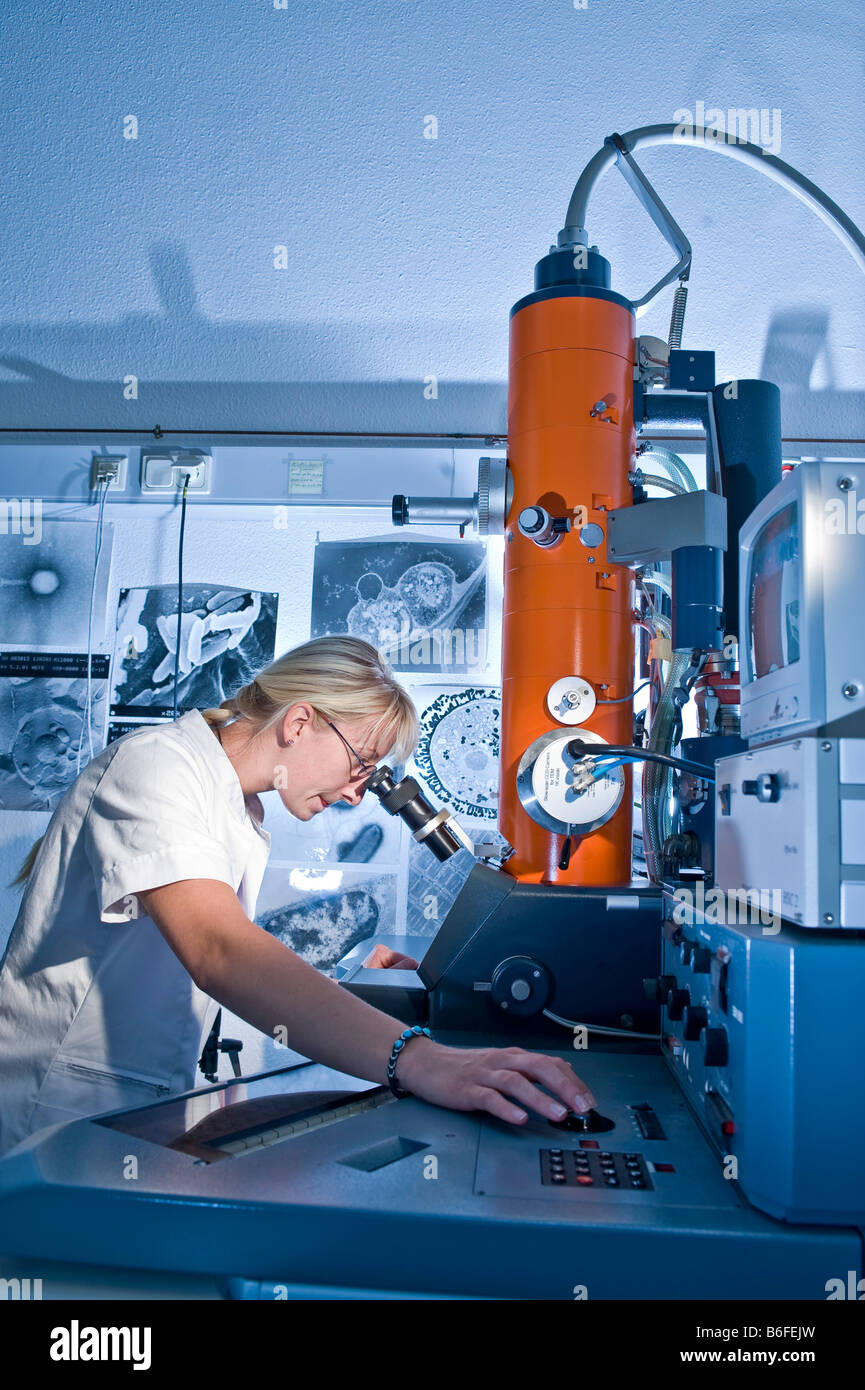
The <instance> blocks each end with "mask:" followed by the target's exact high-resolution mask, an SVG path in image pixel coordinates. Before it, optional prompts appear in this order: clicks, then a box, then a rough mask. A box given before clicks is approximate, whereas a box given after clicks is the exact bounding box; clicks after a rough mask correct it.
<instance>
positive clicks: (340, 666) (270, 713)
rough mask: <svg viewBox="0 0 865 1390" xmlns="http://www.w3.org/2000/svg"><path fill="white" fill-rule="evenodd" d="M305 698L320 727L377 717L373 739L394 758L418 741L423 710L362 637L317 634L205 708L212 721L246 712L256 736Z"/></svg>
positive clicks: (370, 738) (370, 734) (220, 721)
mask: <svg viewBox="0 0 865 1390" xmlns="http://www.w3.org/2000/svg"><path fill="white" fill-rule="evenodd" d="M301 703H302V704H308V705H312V707H313V724H314V726H315V728H316V729H318V728H321V727H323V726H324V723H325V721H326V720H328V719H332V720H333V722H334V723H337V722H339V721H340V720H343V721H345V722H346V723H355V722H357V721H358V720H360V719H365V718H371V717H375V722H374V724H373V725H372V726H371V728H370V730H369V732H368V734H367V742H368V743H369V744H370V745H371V746H372V747H378V746H379V743H380V742H381V743H383V745H384V747H385V749H386V750H387V751H388V756H389V757H391V758H392V760H393V762H394V763H401V762H403V761H404V760H405V759H406V758H407V757H408V755H409V754H410V753H412V752H413V751H414V749H415V748H416V747H417V744H418V739H419V738H420V724H419V722H418V717H417V710H416V709H415V707H414V705H413V704H412V702H411V699H410V697H409V695H408V693H407V692H406V691H405V690H403V688H402V686H401V685H400V684H399V683H398V682H397V680H396V678H395V677H394V675H393V672H392V671H391V669H390V666H389V665H388V663H387V662H386V661H385V659H384V658H383V657H382V656H380V654H379V653H378V652H377V651H376V649H375V647H374V646H372V644H371V643H370V642H364V641H363V639H362V638H360V637H346V636H342V635H340V634H337V635H336V636H327V637H313V638H311V639H310V641H309V642H303V643H301V645H300V646H299V647H292V648H291V650H290V651H287V652H285V653H284V655H283V656H280V657H277V659H276V661H273V662H271V664H270V665H269V666H265V668H264V670H263V671H259V673H258V675H257V676H256V677H255V679H254V680H252V681H250V682H249V684H248V685H243V686H241V687H240V689H239V690H238V691H236V692H235V693H234V695H232V696H230V697H229V698H228V699H227V700H223V702H222V704H221V705H218V706H216V707H215V708H213V709H204V710H202V711H201V713H202V715H203V716H204V718H205V719H206V720H207V722H208V724H210V725H212V726H213V725H221V724H225V723H227V721H228V720H229V719H234V718H235V717H236V716H237V715H240V716H241V718H243V719H246V720H249V722H250V724H251V725H252V735H253V737H254V736H255V735H256V734H259V733H261V732H262V731H263V730H264V729H269V728H271V727H272V726H273V725H274V724H278V723H279V722H280V721H281V720H282V718H283V717H284V715H285V713H286V711H287V710H289V709H290V708H291V706H292V705H296V704H301Z"/></svg>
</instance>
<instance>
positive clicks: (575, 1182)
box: [540, 1148, 654, 1192]
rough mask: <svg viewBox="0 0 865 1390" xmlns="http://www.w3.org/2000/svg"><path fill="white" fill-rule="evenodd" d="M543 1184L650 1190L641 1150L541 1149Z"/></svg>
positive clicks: (652, 1188) (622, 1190) (620, 1189)
mask: <svg viewBox="0 0 865 1390" xmlns="http://www.w3.org/2000/svg"><path fill="white" fill-rule="evenodd" d="M540 1156H541V1182H542V1184H543V1186H544V1187H583V1188H587V1189H588V1188H594V1189H596V1190H598V1189H603V1191H605V1192H616V1191H618V1192H653V1191H654V1186H653V1183H652V1179H651V1178H650V1177H649V1170H648V1169H647V1167H646V1164H645V1161H644V1159H643V1157H642V1155H641V1154H638V1153H613V1152H612V1151H611V1150H609V1149H600V1150H598V1151H594V1150H592V1151H587V1150H585V1149H583V1148H580V1149H541V1150H540Z"/></svg>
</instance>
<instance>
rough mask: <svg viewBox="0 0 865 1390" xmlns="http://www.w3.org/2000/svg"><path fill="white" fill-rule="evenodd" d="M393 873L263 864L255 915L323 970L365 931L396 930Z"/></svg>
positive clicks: (331, 966) (365, 935)
mask: <svg viewBox="0 0 865 1390" xmlns="http://www.w3.org/2000/svg"><path fill="white" fill-rule="evenodd" d="M396 904H397V877H396V874H395V873H384V874H371V873H364V872H363V871H362V870H360V869H357V868H349V867H346V868H343V867H342V866H340V865H334V864H331V865H329V866H327V867H322V868H309V867H307V866H306V865H297V866H295V867H294V868H291V869H289V868H288V867H287V866H286V867H278V868H274V867H272V866H270V867H268V868H267V869H266V870H265V875H264V882H263V884H262V888H261V892H260V894H259V899H258V906H257V912H256V916H255V921H256V922H257V924H258V925H259V926H260V927H263V928H264V930H265V931H268V932H270V934H271V935H272V936H275V937H276V938H277V940H279V941H282V942H284V944H285V945H286V946H289V947H290V948H291V949H292V951H294V952H295V953H296V954H297V955H299V956H300V957H301V958H302V959H303V960H305V961H306V962H307V964H308V965H313V966H315V968H316V970H320V971H321V972H322V973H323V974H325V975H332V973H333V969H334V966H335V965H336V964H337V962H338V961H339V960H340V959H341V958H342V956H344V955H346V954H347V953H348V952H349V951H351V950H353V949H354V947H355V946H357V945H359V943H360V942H361V941H365V940H366V939H367V938H368V937H372V936H376V935H377V934H381V933H384V934H385V935H388V936H390V935H393V933H394V931H395V930H396Z"/></svg>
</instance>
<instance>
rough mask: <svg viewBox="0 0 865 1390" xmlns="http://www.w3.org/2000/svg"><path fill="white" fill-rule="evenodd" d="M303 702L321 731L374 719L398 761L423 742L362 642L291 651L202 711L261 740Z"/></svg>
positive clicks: (21, 879)
mask: <svg viewBox="0 0 865 1390" xmlns="http://www.w3.org/2000/svg"><path fill="white" fill-rule="evenodd" d="M296 704H308V705H312V707H313V723H314V725H315V727H316V728H320V727H322V726H323V723H324V721H325V720H327V719H332V720H333V721H334V723H338V722H339V721H340V720H344V721H345V722H346V723H353V722H355V721H357V720H360V719H364V718H368V717H373V716H375V723H374V724H373V726H372V727H371V729H370V731H369V734H368V742H369V743H370V744H371V745H372V747H374V748H377V747H378V746H379V740H381V742H382V743H383V745H384V747H385V749H386V750H387V751H388V756H389V757H391V758H392V760H393V762H394V763H395V764H396V763H401V762H403V761H404V760H405V759H406V758H407V757H408V756H409V754H410V753H412V752H413V751H414V749H415V748H416V747H417V744H418V739H419V738H420V725H419V723H418V717H417V710H416V709H415V707H414V705H413V704H412V702H411V699H410V697H409V695H408V693H407V692H406V691H405V690H404V689H403V688H402V686H401V685H400V684H399V683H398V682H397V680H396V678H395V677H394V675H393V672H392V671H391V669H390V666H389V665H388V664H387V662H386V661H385V659H384V658H383V657H382V656H380V655H379V653H378V652H377V651H376V649H375V647H374V646H372V644H371V643H370V642H364V641H363V639H362V638H360V637H345V636H341V635H336V636H328V637H313V638H312V639H311V640H310V641H309V642H303V643H301V645H300V646H299V647H292V648H291V650H290V651H287V652H285V653H284V655H283V656H280V657H278V658H277V659H276V661H273V662H271V664H270V665H269V666H265V668H264V670H263V671H259V673H258V675H257V676H256V677H255V679H254V680H251V681H250V682H249V684H248V685H242V686H241V687H240V689H239V690H237V691H235V693H234V694H233V695H231V696H230V697H229V698H228V699H227V700H223V702H222V704H221V705H217V706H216V707H214V708H212V709H203V710H202V711H201V713H202V715H203V716H204V718H205V719H206V720H207V722H208V724H210V725H211V726H217V725H221V724H225V723H227V721H228V720H229V719H234V718H236V717H237V716H240V717H241V718H242V719H245V720H248V721H249V723H250V725H251V735H252V737H255V736H256V735H257V734H259V733H261V732H262V731H263V730H264V729H269V728H271V727H272V726H273V725H274V724H278V723H279V722H280V720H281V719H282V718H283V716H284V714H285V712H286V710H288V709H290V708H291V706H292V705H296ZM44 838H45V836H44V835H43V836H42V839H39V840H37V841H36V843H35V845H34V846H33V848H32V849H31V850H30V853H29V854H28V855H27V858H26V859H25V860H24V863H23V864H22V865H21V868H20V869H19V871H18V873H17V874H16V876H15V878H13V879H12V882H11V883H10V884H9V887H10V888H14V887H16V886H17V885H19V884H24V883H26V882H27V879H28V878H29V877H30V873H31V871H32V869H33V865H34V864H35V862H36V856H37V855H38V853H39V847H40V845H41V844H42V840H44Z"/></svg>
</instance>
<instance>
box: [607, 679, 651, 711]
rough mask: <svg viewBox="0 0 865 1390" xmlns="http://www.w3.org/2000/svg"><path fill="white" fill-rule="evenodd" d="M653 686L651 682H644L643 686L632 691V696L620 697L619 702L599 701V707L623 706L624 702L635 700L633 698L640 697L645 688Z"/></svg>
mask: <svg viewBox="0 0 865 1390" xmlns="http://www.w3.org/2000/svg"><path fill="white" fill-rule="evenodd" d="M651 684H652V682H651V681H650V680H645V681H643V684H642V685H638V686H637V688H636V690H632V691H631V693H630V695H620V696H619V697H618V699H617V700H598V704H599V705H620V704H622V702H623V701H624V700H633V698H634V696H635V695H639V693H640V691H641V690H642V689H643V686H646V685H651Z"/></svg>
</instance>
